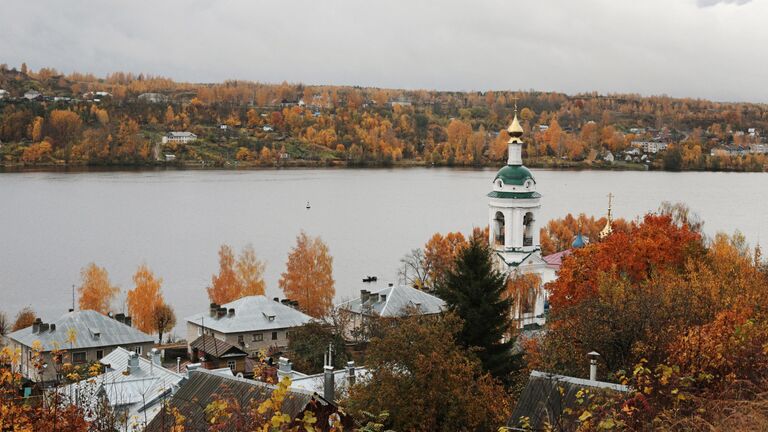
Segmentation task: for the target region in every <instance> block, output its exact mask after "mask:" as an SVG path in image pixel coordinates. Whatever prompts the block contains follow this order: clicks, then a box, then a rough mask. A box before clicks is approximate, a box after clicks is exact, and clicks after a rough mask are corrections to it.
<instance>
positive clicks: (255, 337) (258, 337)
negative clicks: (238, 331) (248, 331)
mask: <svg viewBox="0 0 768 432" xmlns="http://www.w3.org/2000/svg"><path fill="white" fill-rule="evenodd" d="M263 340H264V334H263V333H254V334H253V341H254V342H261V341H263Z"/></svg>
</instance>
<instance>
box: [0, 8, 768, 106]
mask: <svg viewBox="0 0 768 432" xmlns="http://www.w3.org/2000/svg"><path fill="white" fill-rule="evenodd" d="M766 18H768V0H752V1H750V0H723V1H718V0H529V1H517V0H472V1H469V0H467V1H455V0H435V1H420V0H403V1H400V0H379V1H362V0H348V1H347V0H302V1H291V0H274V1H253V0H250V1H245V0H242V1H236V0H228V1H225V0H221V1H214V0H207V1H202V0H155V1H140V0H132V1H124V0H120V1H106V0H103V1H86V0H66V1H62V0H50V1H34V0H2V12H1V13H0V63H8V64H9V65H11V66H18V65H20V64H21V62H23V61H25V62H27V64H28V65H29V66H30V67H32V68H34V69H38V68H39V67H42V66H51V67H55V68H57V69H59V70H60V71H64V72H71V71H79V72H93V73H96V74H98V75H104V74H106V73H108V72H112V71H116V70H121V71H133V72H145V73H151V74H156V75H163V76H168V77H171V78H174V79H177V80H185V81H195V82H214V81H222V80H224V79H247V80H254V81H262V82H282V81H288V82H304V83H308V84H342V85H363V86H376V87H391V88H425V89H437V90H518V89H523V90H525V89H536V90H545V91H550V90H553V91H563V92H566V93H576V92H582V91H593V90H595V91H599V92H601V93H606V92H633V93H641V94H644V95H650V94H668V95H672V96H685V97H701V98H709V99H715V100H727V101H755V102H768V85H766V84H768V54H767V52H768V51H766V47H768V25H766Z"/></svg>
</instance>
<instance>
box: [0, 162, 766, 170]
mask: <svg viewBox="0 0 768 432" xmlns="http://www.w3.org/2000/svg"><path fill="white" fill-rule="evenodd" d="M501 164H502V162H495V163H487V164H481V165H455V164H454V165H450V164H445V163H442V164H436V163H432V162H429V161H424V160H413V159H409V160H400V161H394V162H392V161H390V162H374V161H363V162H355V161H345V160H338V159H324V160H310V159H290V160H282V161H280V162H278V163H273V164H263V163H259V162H258V161H224V162H211V161H167V162H166V161H156V162H152V163H137V164H85V163H75V164H65V163H63V162H62V163H38V164H24V163H0V173H1V172H8V173H10V172H46V171H52V172H86V171H94V172H108V171H146V170H150V171H151V170H273V169H291V168H301V169H325V168H350V169H367V168H369V169H376V168H432V167H440V168H456V169H473V168H477V169H480V168H498V167H499V166H501ZM525 165H526V166H527V167H529V168H533V169H548V170H563V171H582V170H595V171H671V170H664V169H663V167H662V166H659V165H646V164H642V163H631V162H613V163H609V162H604V161H597V162H591V163H590V162H586V161H568V160H557V159H556V158H547V159H543V158H534V159H528V160H526V161H525ZM680 171H688V172H765V171H756V170H752V171H751V170H745V169H742V170H737V169H709V170H701V169H689V170H686V169H682V170H680Z"/></svg>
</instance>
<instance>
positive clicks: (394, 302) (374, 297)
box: [336, 285, 446, 339]
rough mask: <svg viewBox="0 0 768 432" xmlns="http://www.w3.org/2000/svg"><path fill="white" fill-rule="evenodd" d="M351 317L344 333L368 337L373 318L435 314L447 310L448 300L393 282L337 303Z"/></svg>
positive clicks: (339, 308) (359, 337) (340, 309)
mask: <svg viewBox="0 0 768 432" xmlns="http://www.w3.org/2000/svg"><path fill="white" fill-rule="evenodd" d="M336 310H337V311H339V313H341V314H344V315H345V316H346V317H347V320H345V329H344V334H345V336H346V337H347V338H350V339H366V338H367V337H366V334H367V332H366V326H367V321H368V319H369V318H372V317H386V318H396V317H401V316H405V315H409V314H419V315H434V314H439V313H442V312H443V311H445V310H446V304H445V302H444V301H443V300H442V299H440V298H438V297H435V296H434V295H432V294H429V293H427V292H424V291H421V290H418V289H416V288H413V287H410V286H407V285H391V286H389V287H387V288H383V289H380V290H378V291H368V290H360V297H358V298H356V299H354V300H350V301H347V302H344V303H341V304H339V305H338V306H336Z"/></svg>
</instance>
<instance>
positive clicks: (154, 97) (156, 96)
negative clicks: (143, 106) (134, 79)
mask: <svg viewBox="0 0 768 432" xmlns="http://www.w3.org/2000/svg"><path fill="white" fill-rule="evenodd" d="M137 99H138V100H140V101H142V102H148V103H161V102H167V101H168V96H166V95H164V94H161V93H142V94H140V95H139V96H138V98H137Z"/></svg>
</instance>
